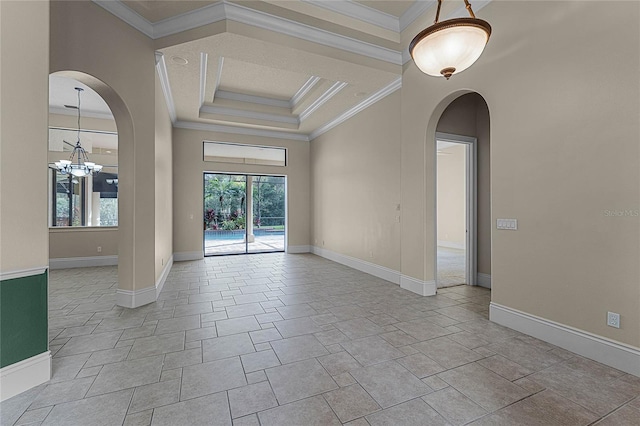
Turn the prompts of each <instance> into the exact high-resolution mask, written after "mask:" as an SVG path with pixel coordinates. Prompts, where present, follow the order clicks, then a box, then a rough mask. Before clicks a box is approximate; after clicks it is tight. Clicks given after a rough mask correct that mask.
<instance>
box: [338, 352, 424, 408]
mask: <svg viewBox="0 0 640 426" xmlns="http://www.w3.org/2000/svg"><path fill="white" fill-rule="evenodd" d="M350 374H351V375H352V376H353V377H354V378H355V379H356V380H357V381H358V383H359V384H360V385H361V386H362V387H363V388H364V389H365V390H366V391H367V392H368V393H369V395H371V396H372V397H373V399H375V400H376V402H377V403H378V404H379V405H380V406H381V407H382V408H388V407H391V406H392V405H395V404H399V403H401V402H405V401H408V400H410V399H414V398H417V397H419V396H423V395H426V394H428V393H430V392H431V391H432V389H431V388H430V387H429V386H427V385H426V384H424V383H422V382H421V381H420V379H418V378H417V377H415V376H414V375H413V374H411V373H410V372H409V371H408V370H407V369H406V368H404V367H402V366H401V365H400V364H398V363H397V362H395V361H387V362H383V363H381V364H376V365H372V366H370V367H365V368H359V369H357V370H352V371H351V372H350Z"/></svg>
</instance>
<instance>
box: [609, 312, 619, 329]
mask: <svg viewBox="0 0 640 426" xmlns="http://www.w3.org/2000/svg"><path fill="white" fill-rule="evenodd" d="M607 325H608V326H609V327H615V328H620V314H616V313H615V312H607Z"/></svg>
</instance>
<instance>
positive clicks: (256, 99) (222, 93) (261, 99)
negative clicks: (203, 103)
mask: <svg viewBox="0 0 640 426" xmlns="http://www.w3.org/2000/svg"><path fill="white" fill-rule="evenodd" d="M216 98H221V99H229V100H232V101H240V102H249V103H252V104H260V105H269V106H274V107H279V108H286V109H290V108H291V101H284V100H282V99H274V98H267V97H265V96H255V95H245V94H244V93H237V92H228V91H226V90H218V91H216Z"/></svg>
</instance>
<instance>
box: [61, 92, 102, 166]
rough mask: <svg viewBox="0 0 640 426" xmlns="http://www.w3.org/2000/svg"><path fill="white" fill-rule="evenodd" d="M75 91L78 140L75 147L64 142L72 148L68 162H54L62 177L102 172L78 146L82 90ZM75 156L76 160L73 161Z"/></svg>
mask: <svg viewBox="0 0 640 426" xmlns="http://www.w3.org/2000/svg"><path fill="white" fill-rule="evenodd" d="M75 89H76V90H77V91H78V140H77V142H76V144H75V145H73V144H70V143H68V142H66V141H65V143H67V144H69V145H72V146H73V152H72V153H71V157H70V158H69V159H68V160H60V161H56V162H55V166H56V169H58V171H59V172H60V173H62V174H63V175H66V174H70V175H73V176H77V177H84V176H88V175H90V174H93V175H97V174H98V173H100V170H102V166H101V165H99V164H96V163H92V162H91V161H89V156H88V155H87V151H85V149H84V148H83V147H82V145H81V144H80V93H82V92H83V91H84V89H83V88H81V87H76V88H75ZM76 156H77V159H75V160H74V158H75V157H76ZM74 161H75V162H74Z"/></svg>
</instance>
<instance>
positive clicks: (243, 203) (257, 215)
mask: <svg viewBox="0 0 640 426" xmlns="http://www.w3.org/2000/svg"><path fill="white" fill-rule="evenodd" d="M203 197H204V216H203V218H204V238H203V241H204V254H205V256H219V255H229V254H246V253H268V252H282V251H284V250H285V235H286V178H285V177H284V176H269V175H246V174H228V173H205V174H204V194H203Z"/></svg>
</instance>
